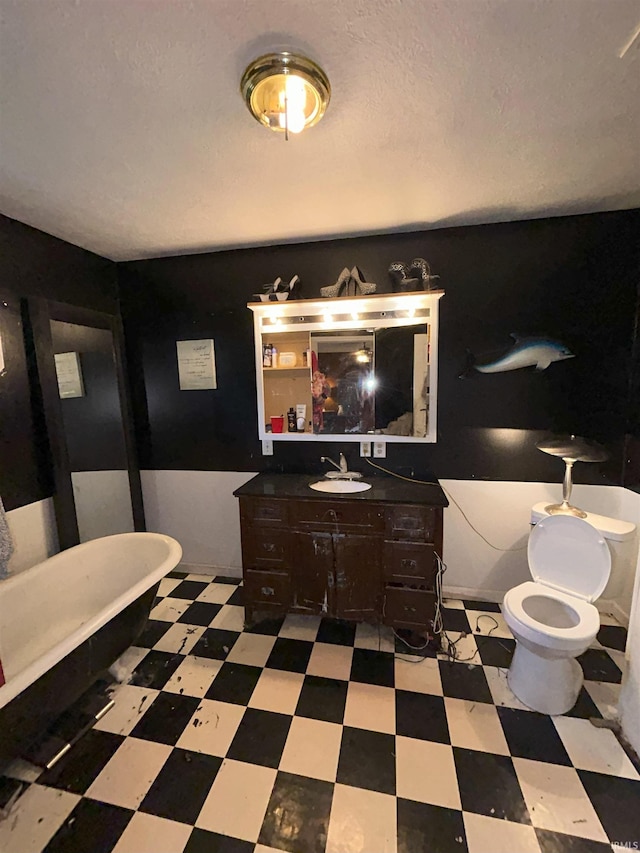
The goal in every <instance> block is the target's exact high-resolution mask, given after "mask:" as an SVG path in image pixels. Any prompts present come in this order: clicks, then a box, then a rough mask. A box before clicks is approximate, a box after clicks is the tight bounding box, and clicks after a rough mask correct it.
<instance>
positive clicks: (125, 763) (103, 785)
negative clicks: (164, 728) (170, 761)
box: [87, 737, 172, 809]
mask: <svg viewBox="0 0 640 853" xmlns="http://www.w3.org/2000/svg"><path fill="white" fill-rule="evenodd" d="M171 749H172V748H171V747H170V746H167V745H166V744H164V743H154V742H153V741H149V740H139V739H138V738H133V737H130V738H127V739H126V740H125V741H124V743H123V744H122V745H121V746H120V747H119V748H118V749H117V750H116V752H115V753H114V754H113V756H112V757H111V758H110V760H109V761H108V762H107V764H106V765H105V767H104V768H103V770H102V772H101V773H100V775H99V776H98V777H97V779H95V780H94V782H93V783H92V785H91V786H90V788H89V790H88V791H87V796H88V797H91V798H92V799H94V800H102V801H104V802H105V803H113V805H114V806H122V807H123V808H125V809H137V808H138V806H139V805H140V803H141V802H142V800H143V799H144V797H145V795H146V793H147V791H148V790H149V788H150V787H151V784H152V782H153V781H154V779H155V778H156V776H157V775H158V773H159V772H160V770H161V768H162V765H163V764H164V763H165V761H166V760H167V758H168V757H169V755H170V754H171Z"/></svg>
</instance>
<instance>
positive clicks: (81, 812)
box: [16, 799, 134, 853]
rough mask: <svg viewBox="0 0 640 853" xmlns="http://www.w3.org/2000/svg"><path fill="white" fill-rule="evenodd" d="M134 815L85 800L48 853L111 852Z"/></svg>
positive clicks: (69, 819) (74, 812)
mask: <svg viewBox="0 0 640 853" xmlns="http://www.w3.org/2000/svg"><path fill="white" fill-rule="evenodd" d="M133 815H134V812H132V811H130V810H129V809H123V808H120V806H112V805H110V804H108V803H100V802H98V801H97V800H88V799H82V800H80V802H79V803H78V805H77V806H76V807H75V809H74V810H73V811H72V812H71V814H70V815H69V817H68V818H67V819H66V820H65V822H64V823H63V824H62V826H61V827H60V829H59V830H58V831H57V832H56V834H55V835H54V836H53V838H52V839H51V841H50V842H49V843H48V844H47V846H46V847H45V853H80V851H82V853H88V851H91V853H110V851H111V850H113V848H114V847H115V845H116V843H117V841H118V839H119V838H120V836H121V835H122V833H123V832H124V830H125V828H126V826H127V824H128V823H129V821H130V820H131V818H132V817H133ZM16 853H17V851H16Z"/></svg>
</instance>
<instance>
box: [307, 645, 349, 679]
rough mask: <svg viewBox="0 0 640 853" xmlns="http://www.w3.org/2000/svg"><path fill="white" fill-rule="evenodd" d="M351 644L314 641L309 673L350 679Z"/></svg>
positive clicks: (308, 668)
mask: <svg viewBox="0 0 640 853" xmlns="http://www.w3.org/2000/svg"><path fill="white" fill-rule="evenodd" d="M352 658H353V648H352V647H351V646H338V645H335V644H333V643H314V644H313V651H312V652H311V658H310V659H309V665H308V666H307V673H308V674H309V675H320V676H323V677H324V678H337V679H340V680H342V681H348V680H349V676H350V674H351V659H352Z"/></svg>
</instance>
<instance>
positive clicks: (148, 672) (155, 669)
mask: <svg viewBox="0 0 640 853" xmlns="http://www.w3.org/2000/svg"><path fill="white" fill-rule="evenodd" d="M183 660H184V655H177V654H169V653H168V652H158V651H154V650H153V649H152V650H151V651H150V652H148V653H147V654H146V655H145V656H144V658H143V659H142V660H141V661H140V663H139V664H138V666H137V667H136V668H135V670H134V672H133V676H132V679H131V683H132V684H135V685H136V686H137V687H151V688H152V689H153V690H162V688H163V687H164V686H165V684H166V683H167V681H169V679H170V678H171V676H172V675H173V673H174V672H175V671H176V669H177V668H178V667H179V666H180V664H181V663H182V661H183Z"/></svg>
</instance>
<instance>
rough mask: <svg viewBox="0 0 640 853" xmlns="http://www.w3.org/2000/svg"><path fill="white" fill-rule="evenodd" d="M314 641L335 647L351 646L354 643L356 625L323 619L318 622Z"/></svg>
mask: <svg viewBox="0 0 640 853" xmlns="http://www.w3.org/2000/svg"><path fill="white" fill-rule="evenodd" d="M316 640H317V641H318V642H319V643H332V644H333V645H335V646H352V645H353V644H354V643H355V641H356V623H355V622H344V621H343V620H342V619H328V618H326V617H325V618H324V619H322V620H321V621H320V627H319V628H318V636H317V637H316Z"/></svg>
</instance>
